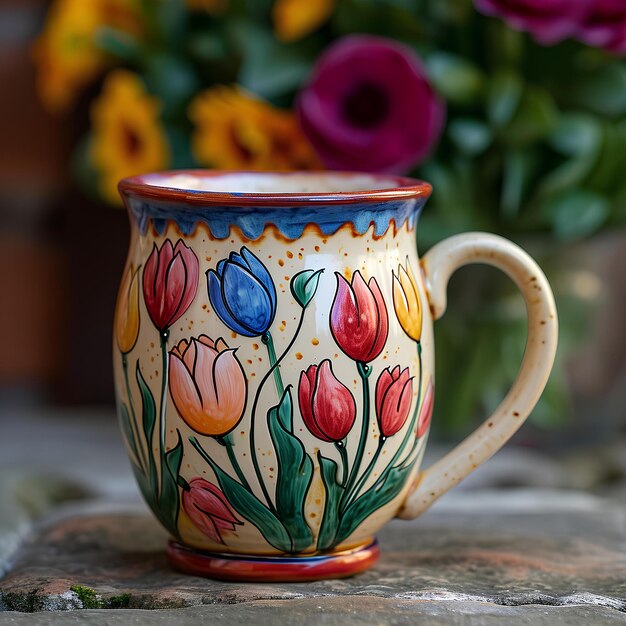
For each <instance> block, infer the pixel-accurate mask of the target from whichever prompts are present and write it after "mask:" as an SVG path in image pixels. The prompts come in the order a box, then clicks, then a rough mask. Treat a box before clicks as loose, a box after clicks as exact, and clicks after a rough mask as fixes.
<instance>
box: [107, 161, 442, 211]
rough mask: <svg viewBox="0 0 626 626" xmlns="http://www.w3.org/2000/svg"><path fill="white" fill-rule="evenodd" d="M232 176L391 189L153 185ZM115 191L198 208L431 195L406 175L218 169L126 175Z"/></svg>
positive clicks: (427, 188) (426, 186) (425, 185)
mask: <svg viewBox="0 0 626 626" xmlns="http://www.w3.org/2000/svg"><path fill="white" fill-rule="evenodd" d="M233 174H251V175H263V174H271V175H272V176H290V175H299V176H302V175H304V176H324V175H331V176H338V177H343V176H345V177H348V176H369V177H371V178H372V179H374V180H378V181H389V180H391V181H393V183H394V184H395V186H394V187H384V188H381V189H360V190H354V191H321V192H226V191H207V190H193V189H181V188H179V187H170V186H160V185H157V184H154V182H148V180H151V181H154V180H155V179H156V180H158V179H159V178H168V177H172V176H181V175H183V176H184V175H188V176H202V177H218V176H224V175H233ZM118 190H119V193H120V195H121V196H122V197H123V198H126V197H127V196H134V197H138V198H141V199H145V200H160V201H170V202H179V203H184V204H187V205H201V206H250V205H254V206H293V205H320V204H325V205H339V204H353V203H369V202H386V201H393V200H408V199H412V198H423V199H424V200H427V199H428V198H429V197H430V195H431V193H432V185H431V184H430V183H428V182H426V181H423V180H419V179H416V178H410V177H407V176H395V175H389V174H378V173H373V172H358V171H344V170H341V171H336V170H289V171H276V170H218V169H202V168H197V169H181V170H165V171H160V172H153V173H148V174H141V175H138V176H130V177H128V178H124V179H122V180H121V181H120V182H119V183H118Z"/></svg>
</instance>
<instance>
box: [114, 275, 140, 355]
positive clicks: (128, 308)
mask: <svg viewBox="0 0 626 626" xmlns="http://www.w3.org/2000/svg"><path fill="white" fill-rule="evenodd" d="M138 335H139V268H134V267H133V265H132V264H131V266H130V267H129V268H128V270H127V271H126V273H125V274H124V278H123V279H122V284H121V285H120V293H119V296H118V298H117V307H116V308H115V339H116V340H117V347H118V348H119V349H120V352H122V353H123V354H127V353H128V352H130V351H131V350H132V349H133V348H134V347H135V344H136V343H137V336H138Z"/></svg>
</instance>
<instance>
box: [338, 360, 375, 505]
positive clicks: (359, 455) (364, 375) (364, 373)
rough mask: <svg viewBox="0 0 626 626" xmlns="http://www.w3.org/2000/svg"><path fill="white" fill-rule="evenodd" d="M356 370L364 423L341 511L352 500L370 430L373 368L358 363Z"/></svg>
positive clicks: (342, 499)
mask: <svg viewBox="0 0 626 626" xmlns="http://www.w3.org/2000/svg"><path fill="white" fill-rule="evenodd" d="M356 368H357V370H358V372H359V376H360V377H361V383H362V386H363V423H362V425H361V435H360V437H359V447H358V448H357V451H356V456H355V458H354V465H353V466H352V471H351V472H350V477H349V478H348V484H347V485H346V491H345V493H344V494H343V497H342V498H341V504H340V509H342V510H343V509H344V504H345V503H347V501H348V500H349V499H350V494H351V493H352V489H353V488H354V483H355V482H356V479H357V476H358V474H359V471H360V469H361V463H362V462H363V454H365V445H366V443H367V431H368V430H369V423H370V388H369V384H368V380H367V379H368V378H369V376H370V374H371V373H372V368H371V367H370V366H369V365H368V364H367V363H362V362H361V361H357V364H356Z"/></svg>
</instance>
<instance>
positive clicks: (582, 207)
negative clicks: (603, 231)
mask: <svg viewBox="0 0 626 626" xmlns="http://www.w3.org/2000/svg"><path fill="white" fill-rule="evenodd" d="M542 211H543V213H544V215H545V216H546V218H547V219H548V220H549V222H550V223H551V224H552V229H553V231H554V234H555V235H556V237H558V238H559V239H578V238H581V237H586V236H588V235H591V234H592V233H594V232H596V231H597V230H598V229H599V228H600V227H601V226H602V224H604V222H605V221H606V220H607V218H608V216H609V212H610V205H609V202H608V200H607V199H606V198H605V197H604V196H602V195H600V194H597V193H593V192H591V191H584V190H580V189H573V190H571V191H567V192H564V193H562V194H560V195H559V196H557V197H555V198H552V199H551V200H549V201H547V202H545V203H544V204H543V206H542Z"/></svg>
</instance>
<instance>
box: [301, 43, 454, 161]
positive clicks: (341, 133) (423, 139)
mask: <svg viewBox="0 0 626 626" xmlns="http://www.w3.org/2000/svg"><path fill="white" fill-rule="evenodd" d="M297 109H298V115H299V118H300V124H301V126H302V129H303V131H304V132H305V134H306V135H307V137H308V138H309V141H311V143H312V144H313V147H314V148H315V149H316V151H317V152H318V154H319V155H320V157H321V159H322V160H323V161H324V163H325V164H326V166H327V167H329V168H331V169H352V170H360V171H368V172H390V173H403V172H405V171H407V170H409V169H411V168H412V167H413V166H414V165H416V164H418V163H420V162H421V161H422V160H423V159H424V158H425V157H426V156H427V155H428V154H429V153H430V151H431V150H432V149H433V146H434V144H435V143H436V141H437V140H438V139H439V136H440V134H441V131H442V128H443V123H444V119H445V105H444V103H443V101H442V100H441V99H440V98H439V97H438V96H437V94H435V92H434V90H433V88H432V86H431V85H430V83H429V82H428V80H427V78H426V71H425V69H424V67H423V65H422V63H421V61H420V59H419V58H418V56H417V55H416V54H415V53H414V52H413V51H412V50H411V49H410V48H408V47H406V46H404V45H402V44H399V43H396V42H393V41H390V40H389V39H384V38H382V37H373V36H366V35H352V36H349V37H344V38H343V39H341V40H339V41H338V42H337V43H335V44H334V45H332V46H330V47H329V48H328V49H327V50H326V52H324V53H323V54H322V55H321V57H320V59H319V61H318V62H317V65H316V66H315V68H314V70H313V74H312V76H311V77H310V79H309V81H308V84H307V85H306V86H305V87H304V89H303V90H302V91H301V92H300V94H299V96H298V100H297Z"/></svg>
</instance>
